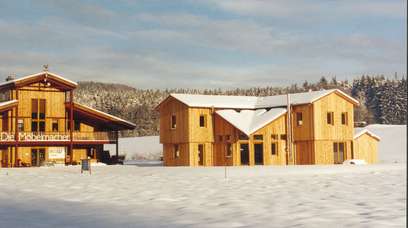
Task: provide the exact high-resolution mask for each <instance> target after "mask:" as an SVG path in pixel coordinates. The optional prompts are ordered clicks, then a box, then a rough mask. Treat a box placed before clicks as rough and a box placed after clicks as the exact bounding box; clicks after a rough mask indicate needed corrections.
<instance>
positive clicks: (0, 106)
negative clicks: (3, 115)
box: [0, 100, 18, 112]
mask: <svg viewBox="0 0 408 228" xmlns="http://www.w3.org/2000/svg"><path fill="white" fill-rule="evenodd" d="M17 105H18V100H10V101H4V102H0V112H4V111H8V110H10V109H12V108H14V107H17Z"/></svg>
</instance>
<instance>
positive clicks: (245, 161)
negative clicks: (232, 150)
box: [240, 143, 249, 165]
mask: <svg viewBox="0 0 408 228" xmlns="http://www.w3.org/2000/svg"><path fill="white" fill-rule="evenodd" d="M240 150H241V165H249V147H248V143H242V144H240Z"/></svg>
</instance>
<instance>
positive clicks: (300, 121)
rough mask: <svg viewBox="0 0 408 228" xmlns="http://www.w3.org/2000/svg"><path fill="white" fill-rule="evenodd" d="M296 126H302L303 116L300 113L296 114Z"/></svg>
mask: <svg viewBox="0 0 408 228" xmlns="http://www.w3.org/2000/svg"><path fill="white" fill-rule="evenodd" d="M296 125H297V126H302V125H303V114H302V113H301V112H297V113H296Z"/></svg>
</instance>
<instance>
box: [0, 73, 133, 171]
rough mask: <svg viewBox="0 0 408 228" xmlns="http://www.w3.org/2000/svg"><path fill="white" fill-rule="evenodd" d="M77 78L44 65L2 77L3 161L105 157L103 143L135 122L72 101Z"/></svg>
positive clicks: (0, 145)
mask: <svg viewBox="0 0 408 228" xmlns="http://www.w3.org/2000/svg"><path fill="white" fill-rule="evenodd" d="M76 87H77V83H75V82H73V81H70V80H68V79H65V78H63V77H61V76H59V75H57V74H54V73H51V72H48V71H47V70H46V69H45V71H43V72H40V73H38V74H34V75H29V76H26V77H23V78H19V79H10V78H9V79H8V80H7V81H6V82H4V83H0V118H1V121H0V167H23V166H40V165H44V164H47V163H51V162H52V163H63V164H75V163H80V160H81V159H84V158H89V157H90V158H91V159H92V161H106V160H107V159H109V154H107V153H106V152H104V151H103V145H104V144H116V145H117V144H118V131H121V130H127V129H134V128H135V125H134V124H133V123H130V122H128V121H125V120H123V119H120V118H118V117H115V116H112V115H110V114H107V113H104V112H101V111H98V110H95V109H93V108H90V107H87V106H84V105H81V104H78V103H77V102H75V101H74V90H75V88H76Z"/></svg>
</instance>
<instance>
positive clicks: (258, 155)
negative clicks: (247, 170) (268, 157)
mask: <svg viewBox="0 0 408 228" xmlns="http://www.w3.org/2000/svg"><path fill="white" fill-rule="evenodd" d="M254 147H255V165H263V144H262V143H257V144H255V145H254Z"/></svg>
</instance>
